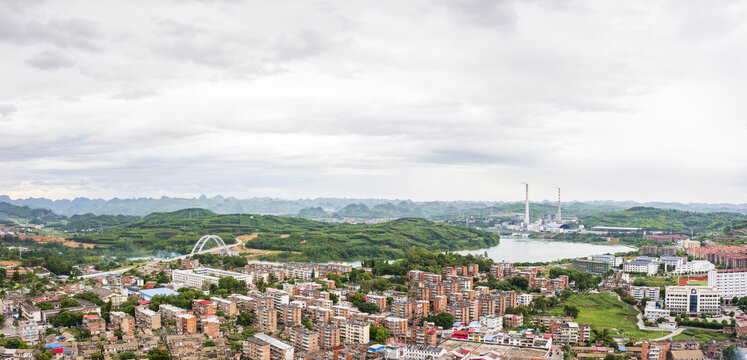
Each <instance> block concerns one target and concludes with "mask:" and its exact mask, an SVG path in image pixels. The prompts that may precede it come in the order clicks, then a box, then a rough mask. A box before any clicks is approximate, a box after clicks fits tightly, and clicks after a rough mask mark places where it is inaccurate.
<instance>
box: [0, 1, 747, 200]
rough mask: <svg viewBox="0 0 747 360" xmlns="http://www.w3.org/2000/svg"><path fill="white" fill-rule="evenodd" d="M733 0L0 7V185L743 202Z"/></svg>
mask: <svg viewBox="0 0 747 360" xmlns="http://www.w3.org/2000/svg"><path fill="white" fill-rule="evenodd" d="M746 4H747V3H746V2H744V1H738V2H733V3H732V2H729V1H718V2H713V1H674V0H673V1H655V2H652V1H559V0H546V1H542V0H535V1H531V0H530V1H497V0H468V1H457V0H434V1H401V0H396V1H349V0H345V1H335V2H333V1H306V0H304V1H283V0H279V1H176V0H174V1H153V0H133V1H97V0H92V1H37V0H17V1H14V0H0V54H2V56H0V74H2V80H1V81H0V194H8V195H10V196H11V197H14V198H15V197H27V196H37V197H38V196H44V197H49V198H73V197H77V196H86V197H103V198H111V197H115V196H116V197H139V196H154V197H159V196H161V195H168V196H189V197H191V196H195V195H200V194H207V195H209V196H212V195H215V194H222V195H225V196H235V197H239V198H248V197H253V196H272V197H282V198H299V197H303V198H308V197H321V196H331V197H375V198H409V199H414V200H457V199H462V200H519V199H521V198H522V197H523V188H522V185H521V182H528V183H530V186H531V192H532V193H531V197H532V200H542V199H552V198H554V197H555V190H554V187H555V186H560V187H561V188H563V193H564V198H566V199H568V200H571V199H577V200H593V199H614V200H638V201H649V200H651V201H681V202H730V203H737V202H747V145H746V144H747V68H746V64H747V25H746V24H745V21H744V19H745V18H747V6H746ZM716 5H717V6H716Z"/></svg>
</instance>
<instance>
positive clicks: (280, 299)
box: [267, 288, 290, 308]
mask: <svg viewBox="0 0 747 360" xmlns="http://www.w3.org/2000/svg"><path fill="white" fill-rule="evenodd" d="M267 294H268V295H269V296H272V298H273V300H274V303H275V308H280V306H281V305H288V304H289V303H290V295H288V292H287V291H285V290H279V289H273V288H268V289H267Z"/></svg>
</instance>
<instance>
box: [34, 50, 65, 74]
mask: <svg viewBox="0 0 747 360" xmlns="http://www.w3.org/2000/svg"><path fill="white" fill-rule="evenodd" d="M26 64H27V65H29V66H31V67H33V68H35V69H39V70H55V69H62V68H70V67H73V65H74V64H75V61H73V60H72V59H70V58H68V57H66V56H65V55H63V54H61V53H59V52H57V51H50V50H45V51H42V52H38V53H36V54H34V55H33V56H31V57H30V58H28V59H27V60H26Z"/></svg>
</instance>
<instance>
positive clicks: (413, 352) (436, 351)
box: [404, 344, 446, 360]
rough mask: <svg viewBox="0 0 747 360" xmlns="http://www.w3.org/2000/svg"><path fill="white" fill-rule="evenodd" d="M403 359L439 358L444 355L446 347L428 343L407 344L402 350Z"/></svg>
mask: <svg viewBox="0 0 747 360" xmlns="http://www.w3.org/2000/svg"><path fill="white" fill-rule="evenodd" d="M404 353H405V354H404V355H405V359H412V360H425V359H440V358H441V357H442V356H444V355H446V349H444V348H442V347H438V346H428V345H412V344H411V345H407V348H406V349H405V351H404Z"/></svg>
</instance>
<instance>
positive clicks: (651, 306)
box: [643, 301, 671, 321]
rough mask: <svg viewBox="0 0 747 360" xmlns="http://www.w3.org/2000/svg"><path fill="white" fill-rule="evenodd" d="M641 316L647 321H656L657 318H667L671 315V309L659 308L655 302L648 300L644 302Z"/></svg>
mask: <svg viewBox="0 0 747 360" xmlns="http://www.w3.org/2000/svg"><path fill="white" fill-rule="evenodd" d="M643 316H644V317H646V319H648V321H656V320H657V319H659V318H665V319H667V320H669V318H670V317H671V311H670V310H667V309H660V308H659V307H658V306H657V305H656V303H655V302H653V301H649V302H647V303H646V309H645V311H644V312H643Z"/></svg>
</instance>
